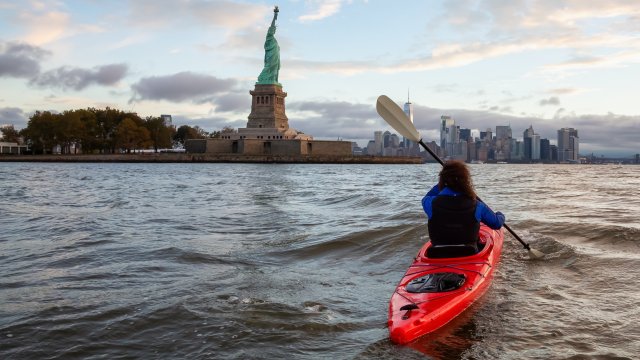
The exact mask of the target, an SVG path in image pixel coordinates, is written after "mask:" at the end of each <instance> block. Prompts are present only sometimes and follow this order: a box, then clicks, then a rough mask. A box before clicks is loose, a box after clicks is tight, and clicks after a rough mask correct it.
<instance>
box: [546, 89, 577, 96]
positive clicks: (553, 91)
mask: <svg viewBox="0 0 640 360" xmlns="http://www.w3.org/2000/svg"><path fill="white" fill-rule="evenodd" d="M581 91H582V89H578V88H555V89H549V90H548V91H547V92H548V93H549V94H554V95H568V94H576V93H579V92H581Z"/></svg>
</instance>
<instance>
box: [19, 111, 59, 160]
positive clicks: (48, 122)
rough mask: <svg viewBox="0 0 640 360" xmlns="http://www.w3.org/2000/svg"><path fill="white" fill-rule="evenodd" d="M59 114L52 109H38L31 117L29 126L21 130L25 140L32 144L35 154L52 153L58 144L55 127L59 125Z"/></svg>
mask: <svg viewBox="0 0 640 360" xmlns="http://www.w3.org/2000/svg"><path fill="white" fill-rule="evenodd" d="M57 117H58V115H57V114H52V113H51V112H50V111H43V112H40V111H36V112H35V113H34V114H33V115H31V117H30V118H29V122H28V123H27V127H26V128H24V129H23V130H22V131H21V134H22V136H23V137H24V138H25V142H26V143H27V144H28V145H30V146H31V149H32V150H33V153H34V154H46V153H50V152H51V150H52V147H53V146H54V145H56V141H55V130H54V129H55V128H56V126H57V121H56V118H57Z"/></svg>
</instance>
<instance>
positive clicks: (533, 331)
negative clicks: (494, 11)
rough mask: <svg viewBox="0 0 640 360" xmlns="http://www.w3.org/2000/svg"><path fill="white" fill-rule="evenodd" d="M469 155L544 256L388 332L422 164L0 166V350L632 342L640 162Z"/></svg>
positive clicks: (541, 349)
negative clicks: (468, 302) (411, 339)
mask: <svg viewBox="0 0 640 360" xmlns="http://www.w3.org/2000/svg"><path fill="white" fill-rule="evenodd" d="M471 168H472V173H473V174H474V179H475V183H476V188H477V191H478V193H479V195H481V197H482V198H483V199H484V200H485V201H486V202H487V203H489V204H490V205H491V206H492V207H493V208H494V209H495V210H501V211H502V212H504V213H505V214H506V216H507V221H508V223H509V224H510V226H511V228H512V229H513V230H514V231H516V232H517V233H518V234H519V235H520V236H521V237H522V238H523V239H525V240H526V241H528V242H530V243H531V245H532V246H533V247H534V248H536V249H538V250H540V251H542V252H544V253H546V256H545V258H544V259H543V260H538V261H534V260H530V259H528V257H527V253H526V251H524V250H523V249H522V247H521V245H520V244H519V243H517V242H516V241H515V240H514V239H513V238H511V237H509V236H507V237H505V241H506V243H505V249H504V251H503V255H502V260H501V263H500V267H499V268H498V270H497V273H496V277H495V279H494V281H493V284H492V287H491V288H490V289H489V291H488V292H487V294H486V295H485V296H484V297H483V298H482V300H481V301H479V302H478V303H476V304H475V305H474V306H473V307H472V308H470V309H469V310H468V311H467V312H465V313H463V315H462V316H460V317H459V318H457V319H455V320H454V321H453V322H452V323H450V324H449V325H447V326H446V327H445V328H443V329H441V330H439V331H437V332H436V333H434V334H432V335H430V336H427V337H425V338H423V339H420V340H419V341H417V342H416V343H414V344H411V345H410V346H404V347H399V346H396V345H393V344H391V343H390V342H389V340H388V336H387V335H388V334H387V329H386V319H387V306H388V301H389V298H390V296H391V294H392V292H393V290H394V288H395V285H396V283H397V282H398V281H399V280H400V278H401V276H402V274H403V273H404V271H405V270H406V268H407V266H408V265H409V264H410V263H411V260H412V257H413V256H414V255H415V253H416V252H417V251H418V249H419V247H420V246H421V244H422V243H423V242H424V241H425V240H426V218H425V215H424V214H423V213H422V209H421V206H420V199H421V197H422V195H423V194H424V192H425V191H426V190H427V189H429V188H430V186H431V185H432V184H433V183H434V182H435V178H436V174H437V172H438V171H439V165H435V164H430V165H262V164H48V163H47V164H38V163H0V199H1V201H0V358H3V359H123V358H127V359H130V358H144V359H154V358H157V359H169V358H174V359H178V358H188V359H280V358H286V359H289V358H292V359H418V358H425V357H426V358H434V359H521V358H527V359H567V358H570V359H633V358H636V359H637V358H638V354H640V324H639V323H638V320H639V319H640V293H639V292H638V286H639V285H640V281H638V280H637V279H638V275H640V274H639V272H640V270H639V269H640V222H639V221H638V213H639V212H640V196H638V195H640V192H639V191H638V189H639V188H640V166H635V167H634V166H618V167H613V166H593V167H591V166H569V165H534V166H528V165H472V166H471Z"/></svg>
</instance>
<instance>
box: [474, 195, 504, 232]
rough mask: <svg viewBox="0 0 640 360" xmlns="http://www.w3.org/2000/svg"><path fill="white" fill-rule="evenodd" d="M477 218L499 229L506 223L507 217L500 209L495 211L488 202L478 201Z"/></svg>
mask: <svg viewBox="0 0 640 360" xmlns="http://www.w3.org/2000/svg"><path fill="white" fill-rule="evenodd" d="M476 218H477V219H478V220H479V221H482V222H483V223H485V224H486V225H487V226H489V227H490V228H492V229H494V230H498V229H500V228H501V227H502V225H504V221H505V217H504V214H502V213H501V212H500V211H497V212H493V210H491V208H489V206H487V204H485V203H483V202H481V201H478V204H477V206H476Z"/></svg>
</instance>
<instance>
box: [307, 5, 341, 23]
mask: <svg viewBox="0 0 640 360" xmlns="http://www.w3.org/2000/svg"><path fill="white" fill-rule="evenodd" d="M343 2H344V1H342V0H315V1H310V3H311V4H313V5H314V9H313V10H312V11H311V13H308V14H305V15H301V16H299V17H298V20H299V21H300V22H310V21H317V20H322V19H324V18H327V17H329V16H332V15H334V14H336V13H338V11H340V8H341V7H342V3H343Z"/></svg>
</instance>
